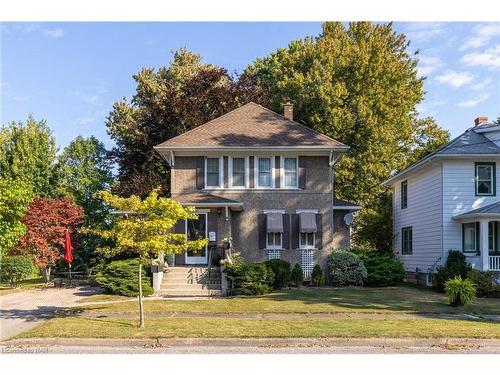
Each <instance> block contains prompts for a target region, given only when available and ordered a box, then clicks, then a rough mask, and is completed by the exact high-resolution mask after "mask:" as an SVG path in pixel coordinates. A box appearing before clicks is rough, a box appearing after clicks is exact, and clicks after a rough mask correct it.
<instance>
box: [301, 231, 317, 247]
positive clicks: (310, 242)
mask: <svg viewBox="0 0 500 375" xmlns="http://www.w3.org/2000/svg"><path fill="white" fill-rule="evenodd" d="M300 248H301V249H308V248H309V249H310V248H314V233H313V232H306V233H301V234H300Z"/></svg>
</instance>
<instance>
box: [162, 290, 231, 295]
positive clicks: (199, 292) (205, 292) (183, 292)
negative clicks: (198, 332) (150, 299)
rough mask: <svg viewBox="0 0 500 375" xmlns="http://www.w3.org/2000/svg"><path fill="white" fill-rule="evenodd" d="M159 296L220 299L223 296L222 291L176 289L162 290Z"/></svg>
mask: <svg viewBox="0 0 500 375" xmlns="http://www.w3.org/2000/svg"><path fill="white" fill-rule="evenodd" d="M159 294H160V295H161V296H164V297H218V296H221V295H222V291H221V290H220V289H218V290H217V289H215V290H213V289H208V290H207V289H204V290H189V289H175V290H160V293H159Z"/></svg>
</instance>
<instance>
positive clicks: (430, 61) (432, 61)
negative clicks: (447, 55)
mask: <svg viewBox="0 0 500 375" xmlns="http://www.w3.org/2000/svg"><path fill="white" fill-rule="evenodd" d="M443 66H444V63H443V61H441V59H440V58H439V57H436V56H421V57H420V58H419V59H418V74H419V75H420V76H427V75H429V74H430V73H432V72H434V71H436V70H437V69H439V68H441V67H443Z"/></svg>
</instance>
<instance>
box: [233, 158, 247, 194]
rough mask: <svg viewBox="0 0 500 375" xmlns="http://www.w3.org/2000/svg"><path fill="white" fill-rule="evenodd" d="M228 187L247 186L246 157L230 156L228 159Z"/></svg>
mask: <svg viewBox="0 0 500 375" xmlns="http://www.w3.org/2000/svg"><path fill="white" fill-rule="evenodd" d="M230 163H231V164H230V169H231V171H230V173H231V179H230V184H229V185H230V187H242V188H243V187H246V186H247V159H246V158H244V157H243V158H231V159H230Z"/></svg>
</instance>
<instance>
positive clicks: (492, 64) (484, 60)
mask: <svg viewBox="0 0 500 375" xmlns="http://www.w3.org/2000/svg"><path fill="white" fill-rule="evenodd" d="M462 62H463V63H464V64H466V65H469V66H484V67H486V68H488V69H490V70H500V44H498V45H496V46H495V47H492V48H488V49H487V50H486V51H484V52H473V53H468V54H467V55H464V56H463V57H462Z"/></svg>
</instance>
